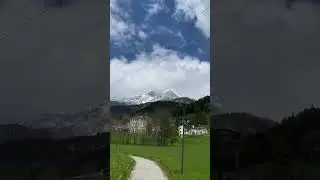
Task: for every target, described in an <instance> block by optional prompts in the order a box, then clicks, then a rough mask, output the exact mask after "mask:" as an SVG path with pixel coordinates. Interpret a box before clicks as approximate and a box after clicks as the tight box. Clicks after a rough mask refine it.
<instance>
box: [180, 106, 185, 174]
mask: <svg viewBox="0 0 320 180" xmlns="http://www.w3.org/2000/svg"><path fill="white" fill-rule="evenodd" d="M184 116H185V112H184V106H183V105H182V117H181V122H182V138H181V170H180V172H181V174H183V161H184V124H185V120H184Z"/></svg>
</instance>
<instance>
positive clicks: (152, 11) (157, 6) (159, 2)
mask: <svg viewBox="0 0 320 180" xmlns="http://www.w3.org/2000/svg"><path fill="white" fill-rule="evenodd" d="M150 1H151V2H150V3H148V5H147V6H146V8H145V9H146V11H147V15H146V17H145V20H147V19H149V18H150V17H151V16H154V15H156V14H157V13H159V12H160V11H162V10H166V9H167V7H166V5H165V1H164V0H150Z"/></svg>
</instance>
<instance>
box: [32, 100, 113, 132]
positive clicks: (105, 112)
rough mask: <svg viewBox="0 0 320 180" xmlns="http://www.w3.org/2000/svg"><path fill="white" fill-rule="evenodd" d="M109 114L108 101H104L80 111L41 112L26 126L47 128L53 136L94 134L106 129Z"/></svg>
mask: <svg viewBox="0 0 320 180" xmlns="http://www.w3.org/2000/svg"><path fill="white" fill-rule="evenodd" d="M109 114H110V113H109V106H108V103H105V104H101V105H98V106H89V107H87V108H85V109H84V110H83V111H80V112H74V113H53V114H42V115H41V116H40V117H39V118H38V119H36V120H32V121H29V122H28V123H27V124H26V126H28V127H31V128H36V129H48V130H49V131H50V132H51V133H52V136H53V137H54V138H65V137H73V136H88V135H95V134H97V133H102V132H106V131H108V128H109Z"/></svg>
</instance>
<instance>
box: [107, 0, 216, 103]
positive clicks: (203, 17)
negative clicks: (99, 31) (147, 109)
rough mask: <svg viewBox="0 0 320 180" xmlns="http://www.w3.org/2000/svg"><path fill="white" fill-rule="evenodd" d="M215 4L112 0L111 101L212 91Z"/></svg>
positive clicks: (179, 0) (180, 0)
mask: <svg viewBox="0 0 320 180" xmlns="http://www.w3.org/2000/svg"><path fill="white" fill-rule="evenodd" d="M209 7H210V6H209V0H140V1H131V0H111V2H110V70H111V72H110V73H111V74H110V81H111V98H112V99H114V100H117V99H121V98H123V97H128V96H134V95H139V94H143V93H146V92H148V91H151V90H160V91H161V90H165V89H173V90H175V91H177V92H178V93H179V94H180V95H182V96H188V97H192V98H196V99H197V98H200V97H202V96H205V95H208V94H209V92H210V89H209V87H210V64H209V62H210V59H209V58H210V51H209V48H210V8H209Z"/></svg>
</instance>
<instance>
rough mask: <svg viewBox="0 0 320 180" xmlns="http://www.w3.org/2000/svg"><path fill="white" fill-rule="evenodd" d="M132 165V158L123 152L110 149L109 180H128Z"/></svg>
mask: <svg viewBox="0 0 320 180" xmlns="http://www.w3.org/2000/svg"><path fill="white" fill-rule="evenodd" d="M133 167H134V160H133V159H131V158H130V157H129V156H127V155H126V154H124V153H121V152H116V151H111V154H110V180H128V178H129V176H130V173H131V171H132V169H133Z"/></svg>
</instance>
